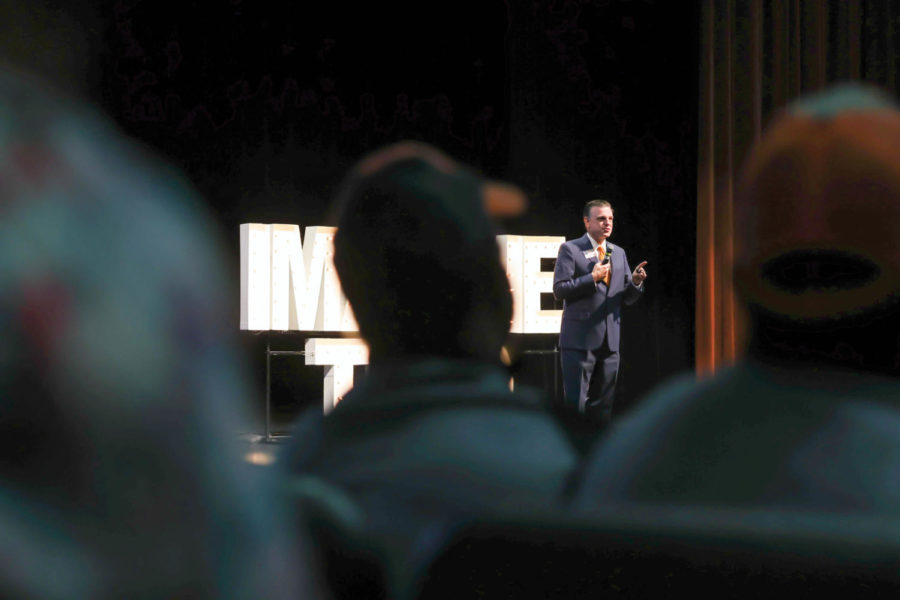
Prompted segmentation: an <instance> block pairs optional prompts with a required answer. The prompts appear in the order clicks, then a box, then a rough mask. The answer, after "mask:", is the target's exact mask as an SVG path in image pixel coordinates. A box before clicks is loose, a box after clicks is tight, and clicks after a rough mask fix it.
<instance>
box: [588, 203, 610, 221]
mask: <svg viewBox="0 0 900 600" xmlns="http://www.w3.org/2000/svg"><path fill="white" fill-rule="evenodd" d="M595 206H608V207H609V210H612V209H613V207H612V204H610V203H609V202H608V201H606V200H590V201H588V203H587V204H585V205H584V210H583V211H582V213H581V214H582V216H584V218H585V219H586V218H588V217H590V216H591V209H592V208H594V207H595Z"/></svg>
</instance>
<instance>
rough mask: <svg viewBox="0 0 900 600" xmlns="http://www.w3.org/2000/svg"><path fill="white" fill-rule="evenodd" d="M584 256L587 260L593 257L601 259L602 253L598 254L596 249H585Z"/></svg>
mask: <svg viewBox="0 0 900 600" xmlns="http://www.w3.org/2000/svg"><path fill="white" fill-rule="evenodd" d="M584 257H585V258H586V259H587V260H591V259H592V258H593V259H594V260H600V255H598V254H597V251H596V250H585V251H584Z"/></svg>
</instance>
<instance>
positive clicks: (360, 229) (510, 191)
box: [334, 142, 525, 362]
mask: <svg viewBox="0 0 900 600" xmlns="http://www.w3.org/2000/svg"><path fill="white" fill-rule="evenodd" d="M524 202H525V200H524V196H523V195H522V193H521V192H520V191H519V190H518V189H517V188H515V187H513V186H509V185H504V184H499V183H495V182H487V181H485V180H483V179H481V178H480V177H478V176H477V175H475V174H474V173H472V172H471V171H469V170H468V169H466V168H465V167H463V166H462V165H459V164H457V163H456V162H455V161H453V160H452V159H450V158H449V157H447V156H446V155H444V154H443V153H441V152H440V151H438V150H437V149H435V148H432V147H430V146H426V145H424V144H419V143H412V142H404V143H400V144H395V145H392V146H388V147H386V148H383V149H381V150H379V151H377V152H375V153H373V154H371V155H369V156H368V157H366V158H364V159H363V160H361V161H360V162H359V163H358V164H357V165H356V167H354V168H353V169H352V170H351V172H350V174H349V175H348V176H347V178H346V180H345V182H344V183H343V185H342V187H341V190H340V192H339V194H338V197H337V199H336V203H337V207H338V210H339V216H338V231H337V234H336V235H335V256H334V261H335V267H336V268H337V272H338V276H339V277H340V279H341V285H342V287H343V289H344V292H345V293H346V294H347V298H348V299H349V301H350V304H351V306H352V307H353V311H354V314H355V316H356V320H357V322H358V323H359V329H360V333H361V334H362V336H363V338H364V339H365V340H366V342H367V343H368V344H369V347H370V350H371V356H372V360H373V362H374V361H380V360H385V359H390V358H396V357H409V356H417V355H438V356H455V357H477V358H481V359H486V360H492V361H493V360H497V359H498V357H499V353H500V347H501V346H502V344H503V341H504V339H505V337H506V334H507V333H508V331H509V324H510V319H511V316H512V298H511V295H510V290H509V282H508V279H507V277H506V273H505V271H504V269H503V267H502V265H501V263H500V255H499V247H498V245H497V240H496V231H495V229H494V225H493V223H492V222H491V220H490V218H489V216H488V213H489V212H490V213H491V214H507V215H510V214H515V213H517V212H519V211H521V210H522V209H523V208H524Z"/></svg>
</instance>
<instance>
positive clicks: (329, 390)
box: [304, 338, 369, 413]
mask: <svg viewBox="0 0 900 600" xmlns="http://www.w3.org/2000/svg"><path fill="white" fill-rule="evenodd" d="M304 349H305V350H306V364H308V365H324V366H325V367H326V368H325V383H324V388H323V396H322V404H323V407H322V408H323V409H324V411H325V412H326V413H327V412H329V411H330V410H331V409H332V408H334V407H335V405H337V403H338V402H340V401H341V399H342V398H343V397H344V394H346V393H347V392H348V391H349V390H350V388H352V387H353V366H354V365H365V364H368V362H369V347H368V346H366V344H365V343H364V342H363V341H362V340H359V339H350V338H311V339H308V340H306V347H305V348H304Z"/></svg>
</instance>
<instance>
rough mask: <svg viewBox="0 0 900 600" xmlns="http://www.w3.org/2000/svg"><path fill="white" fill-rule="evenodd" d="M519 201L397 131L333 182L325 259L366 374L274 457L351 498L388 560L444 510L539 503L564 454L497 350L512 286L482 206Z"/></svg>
mask: <svg viewBox="0 0 900 600" xmlns="http://www.w3.org/2000/svg"><path fill="white" fill-rule="evenodd" d="M524 203H525V199H524V197H523V196H522V194H521V192H520V191H519V190H518V189H517V188H515V187H513V186H510V185H506V184H501V183H498V182H491V181H486V180H484V179H482V178H480V177H478V176H476V175H475V174H474V173H473V172H471V171H470V170H468V169H467V168H465V167H464V166H462V165H459V164H457V163H455V162H454V161H453V160H451V159H450V158H448V157H447V156H445V155H444V154H443V153H441V152H439V151H438V150H436V149H434V148H431V147H429V146H426V145H423V144H418V143H412V142H404V143H400V144H396V145H393V146H389V147H387V148H384V149H381V150H380V151H377V152H375V153H374V154H372V155H370V156H368V157H367V158H365V159H363V160H362V161H361V162H360V163H359V164H357V165H356V166H355V168H353V169H352V171H351V172H350V174H349V175H348V176H347V178H346V180H345V182H344V183H343V185H342V187H341V189H340V191H339V193H338V195H337V198H336V205H337V207H338V209H339V218H338V230H337V234H336V236H335V265H336V268H337V270H338V275H339V277H340V280H341V284H342V286H343V289H344V290H345V292H346V294H347V297H348V299H349V301H350V304H351V306H352V308H353V310H354V313H355V316H356V318H357V321H358V323H359V330H360V333H361V335H362V337H363V338H364V340H365V341H366V342H367V343H368V345H369V348H370V366H369V372H368V374H367V376H366V377H365V378H364V380H363V381H361V382H360V383H359V384H358V385H356V387H355V388H354V389H353V390H351V392H350V393H348V394H347V395H346V396H345V398H344V399H343V400H342V401H341V403H340V404H338V405H337V406H336V407H335V409H334V410H333V411H332V412H331V413H330V414H329V415H327V416H325V418H324V420H322V419H319V421H321V422H317V421H316V420H315V418H312V419H310V418H309V417H307V418H306V419H302V420H301V422H300V424H299V425H298V429H297V430H296V431H295V432H294V433H295V436H294V437H295V440H296V444H295V445H294V447H293V448H290V449H289V453H288V456H287V460H288V461H290V463H291V465H292V468H293V469H294V470H295V471H296V472H298V473H305V474H307V475H314V476H317V477H321V478H324V479H326V480H328V481H329V482H332V483H334V484H335V485H337V486H338V487H339V488H340V489H342V490H344V491H346V492H347V493H348V494H349V495H350V497H352V498H353V499H355V500H356V501H357V502H358V503H359V504H360V505H361V506H362V507H363V509H364V512H365V519H366V528H367V529H368V530H369V531H370V532H371V533H373V535H374V536H375V538H376V539H378V540H379V541H380V543H382V544H384V548H386V550H385V553H386V555H387V558H388V560H390V561H391V569H392V570H395V569H396V568H400V569H402V567H403V565H402V561H403V553H404V551H405V550H406V549H409V548H411V547H413V546H415V545H416V544H422V543H427V541H428V540H429V539H435V540H436V539H437V538H431V537H430V536H431V535H432V534H435V533H436V532H438V531H440V527H441V526H442V525H443V524H447V523H452V522H454V520H455V519H457V518H460V517H463V516H466V515H471V514H476V513H478V514H483V513H485V512H495V511H497V512H503V511H512V510H515V511H519V510H531V509H537V508H539V507H547V506H551V505H553V504H554V503H555V502H557V501H558V499H559V498H560V494H561V492H562V489H563V486H564V484H565V482H566V479H567V477H568V476H569V474H570V473H571V471H572V470H573V468H574V466H575V461H576V457H575V453H574V450H573V449H572V448H571V446H570V445H569V443H568V442H567V439H566V436H565V434H564V433H563V432H562V431H561V429H560V428H559V427H558V426H557V424H556V422H555V421H554V419H553V417H552V416H551V415H550V414H549V413H548V412H547V406H548V404H547V402H546V401H545V399H544V397H543V395H542V394H541V393H539V392H537V391H536V390H530V389H518V388H517V389H516V391H515V392H510V389H509V375H508V374H507V373H506V372H505V370H503V369H502V368H501V364H500V352H501V347H502V345H503V342H504V339H505V338H506V336H507V334H508V331H509V325H510V319H511V314H512V300H511V294H510V290H509V282H508V279H507V277H506V274H505V271H504V269H503V267H502V265H501V263H500V259H499V248H498V245H497V240H496V231H495V227H494V224H493V223H492V222H491V220H490V218H489V216H488V214H489V213H491V214H498V213H514V212H516V211H519V210H521V209H522V208H523V207H524ZM317 438H318V439H317ZM398 565H399V566H398Z"/></svg>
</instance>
